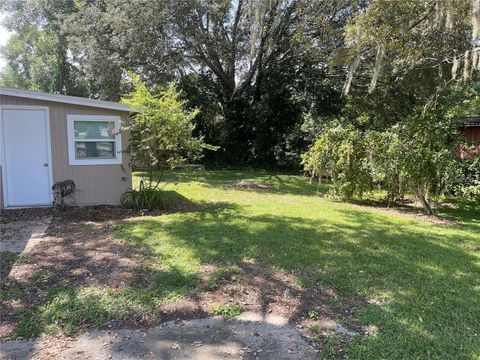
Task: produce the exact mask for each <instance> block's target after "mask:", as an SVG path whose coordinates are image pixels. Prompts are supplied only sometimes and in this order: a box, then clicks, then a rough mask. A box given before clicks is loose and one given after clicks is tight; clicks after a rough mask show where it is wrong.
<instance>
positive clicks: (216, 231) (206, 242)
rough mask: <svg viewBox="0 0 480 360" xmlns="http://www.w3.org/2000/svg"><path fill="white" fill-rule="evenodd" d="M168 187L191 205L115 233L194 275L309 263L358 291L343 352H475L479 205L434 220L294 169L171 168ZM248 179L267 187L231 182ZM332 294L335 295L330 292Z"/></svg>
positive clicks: (479, 317)
mask: <svg viewBox="0 0 480 360" xmlns="http://www.w3.org/2000/svg"><path fill="white" fill-rule="evenodd" d="M169 176H171V180H172V181H173V182H175V183H172V184H171V185H169V186H167V189H168V190H172V191H175V192H177V193H178V194H180V195H181V196H182V197H184V198H187V199H189V200H190V201H192V202H194V203H197V204H201V206H200V208H199V209H198V211H195V212H189V213H177V214H169V215H166V216H161V217H152V218H145V219H142V220H139V221H137V222H135V223H131V224H126V225H124V226H122V228H120V229H119V231H118V237H119V238H121V239H123V240H124V241H134V242H138V243H141V244H143V246H147V247H148V248H149V249H150V250H151V251H152V253H154V254H155V256H156V257H157V258H158V259H159V260H161V261H162V263H163V264H164V266H166V267H175V268H176V269H178V270H179V271H181V272H183V273H184V274H196V273H198V271H199V267H200V266H201V265H203V264H209V263H231V262H235V261H241V260H253V261H255V262H257V263H261V264H264V265H265V266H269V267H271V268H274V269H284V270H287V271H288V270H290V271H293V270H304V269H306V268H308V269H312V270H314V273H315V274H316V275H315V276H316V279H315V280H317V281H320V282H322V283H324V284H327V285H329V286H331V287H333V288H334V289H335V290H336V291H337V292H338V293H339V294H342V295H345V296H351V297H354V298H358V299H362V300H363V301H364V302H365V303H366V304H368V305H367V306H365V307H364V308H362V309H360V310H359V314H360V315H359V321H360V322H361V323H362V324H364V325H366V326H367V325H368V326H376V327H378V329H379V331H378V332H377V333H376V334H375V335H372V336H365V337H358V338H355V339H354V341H353V342H352V343H350V344H349V345H347V348H346V351H347V352H348V354H349V356H350V357H352V358H362V359H371V358H389V359H405V358H418V359H420V358H422V359H423V358H438V359H440V358H441V359H445V358H452V359H453V358H455V359H458V358H465V359H478V358H479V357H480V209H479V206H478V204H477V205H476V206H470V207H469V208H468V209H445V210H441V211H439V213H440V215H442V216H445V217H448V218H450V219H454V220H456V221H457V222H458V223H457V224H456V225H444V224H432V223H430V222H426V221H422V220H414V219H409V218H406V217H401V216H398V215H395V214H391V213H387V212H381V211H378V210H375V209H372V208H360V207H356V206H352V205H350V204H347V203H340V202H331V201H329V200H328V199H327V198H324V197H319V196H317V195H316V192H317V190H318V191H319V192H325V191H326V189H327V188H326V187H325V186H321V187H320V188H319V189H317V185H316V184H309V183H308V181H307V180H306V179H304V178H303V177H298V176H286V175H280V174H275V173H269V172H245V171H198V172H196V173H186V172H177V173H174V174H170V175H169ZM240 179H251V180H255V181H258V182H261V183H263V184H267V185H270V186H272V188H271V189H267V190H239V189H235V188H232V187H231V186H230V184H231V183H232V182H234V181H236V180H240ZM332 301H336V302H337V301H338V300H337V299H334V300H332Z"/></svg>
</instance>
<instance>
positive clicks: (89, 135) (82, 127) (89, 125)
mask: <svg viewBox="0 0 480 360" xmlns="http://www.w3.org/2000/svg"><path fill="white" fill-rule="evenodd" d="M73 127H74V131H75V139H115V122H114V121H74V122H73Z"/></svg>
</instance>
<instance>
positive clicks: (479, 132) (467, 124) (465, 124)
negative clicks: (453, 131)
mask: <svg viewBox="0 0 480 360" xmlns="http://www.w3.org/2000/svg"><path fill="white" fill-rule="evenodd" d="M459 132H460V134H461V135H463V136H465V137H466V138H467V139H469V143H468V144H465V145H462V146H461V148H460V158H461V159H466V158H470V157H473V156H480V116H470V117H465V118H462V119H460V127H459Z"/></svg>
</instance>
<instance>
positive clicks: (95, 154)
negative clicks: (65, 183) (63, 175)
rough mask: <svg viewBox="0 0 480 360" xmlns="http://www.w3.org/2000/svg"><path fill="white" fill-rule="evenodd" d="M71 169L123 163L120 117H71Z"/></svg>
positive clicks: (68, 117) (69, 131)
mask: <svg viewBox="0 0 480 360" xmlns="http://www.w3.org/2000/svg"><path fill="white" fill-rule="evenodd" d="M67 125H68V126H67V131H68V158H69V163H70V165H109V164H121V163H122V152H121V150H122V144H121V136H120V132H119V130H120V125H121V122H120V117H119V116H103V115H67Z"/></svg>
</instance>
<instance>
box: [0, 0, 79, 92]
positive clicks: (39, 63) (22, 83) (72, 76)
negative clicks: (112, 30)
mask: <svg viewBox="0 0 480 360" xmlns="http://www.w3.org/2000/svg"><path fill="white" fill-rule="evenodd" d="M73 3H74V2H73V1H70V0H69V1H53V0H43V1H40V0H37V1H28V2H27V1H21V0H6V1H4V2H3V3H2V5H1V6H0V9H1V10H2V12H5V13H6V14H8V15H7V16H6V18H5V21H4V25H5V26H6V27H7V28H8V29H10V30H11V31H13V32H14V34H13V35H12V37H11V39H10V40H9V42H8V43H7V44H6V46H5V47H4V48H3V49H2V50H1V53H2V56H3V57H4V58H5V59H6V61H7V67H6V70H4V72H3V74H2V75H1V78H0V81H1V82H2V84H3V85H5V86H9V87H21V88H28V89H32V90H39V91H45V92H54V93H60V94H69V95H82V96H85V95H87V94H88V91H87V87H88V84H87V83H86V82H85V81H84V79H83V78H82V76H81V74H80V72H79V71H78V69H77V68H76V67H75V65H74V64H73V60H72V59H71V58H70V57H69V56H68V45H67V39H66V37H65V35H64V34H63V32H62V28H63V23H64V20H65V18H66V17H67V16H68V15H69V14H70V13H71V12H72V9H73Z"/></svg>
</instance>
